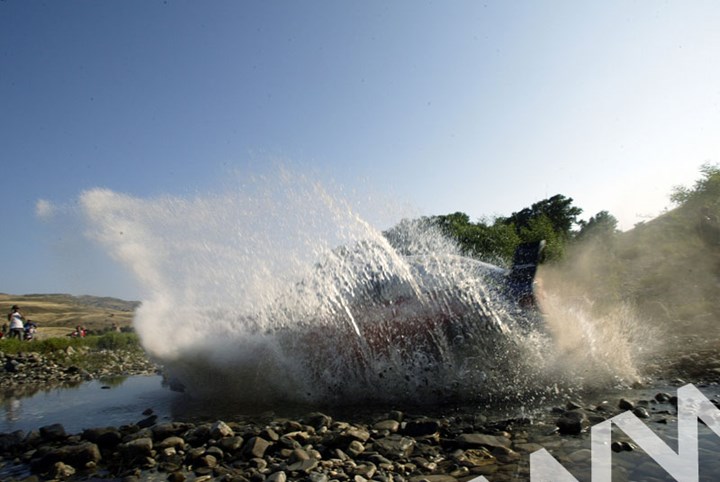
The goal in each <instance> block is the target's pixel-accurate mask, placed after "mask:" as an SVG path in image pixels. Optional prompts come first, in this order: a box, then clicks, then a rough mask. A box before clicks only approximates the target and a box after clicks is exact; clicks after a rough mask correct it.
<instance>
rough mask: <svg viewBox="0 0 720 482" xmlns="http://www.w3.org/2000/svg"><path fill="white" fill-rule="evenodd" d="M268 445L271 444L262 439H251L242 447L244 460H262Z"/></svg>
mask: <svg viewBox="0 0 720 482" xmlns="http://www.w3.org/2000/svg"><path fill="white" fill-rule="evenodd" d="M270 445H271V443H270V442H268V441H267V440H265V439H264V438H262V437H252V438H251V439H250V440H248V441H247V443H246V444H245V446H244V447H243V455H244V456H245V457H246V458H252V457H257V458H263V456H264V455H265V451H266V450H267V448H268V447H269V446H270Z"/></svg>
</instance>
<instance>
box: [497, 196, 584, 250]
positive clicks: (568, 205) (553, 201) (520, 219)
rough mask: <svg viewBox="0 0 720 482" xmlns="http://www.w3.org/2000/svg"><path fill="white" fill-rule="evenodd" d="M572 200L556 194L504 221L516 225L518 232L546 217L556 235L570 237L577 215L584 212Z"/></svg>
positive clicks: (513, 214) (529, 227)
mask: <svg viewBox="0 0 720 482" xmlns="http://www.w3.org/2000/svg"><path fill="white" fill-rule="evenodd" d="M572 202H573V200H572V198H568V197H565V196H563V195H562V194H556V195H555V196H553V197H551V198H548V199H543V200H542V201H538V202H536V203H535V204H533V205H532V206H530V207H529V208H525V209H523V210H521V211H519V212H516V213H512V214H511V215H510V217H508V218H505V219H504V220H503V222H504V223H505V224H512V225H515V227H516V229H517V230H518V232H521V231H522V230H528V229H532V226H533V224H537V222H538V219H540V218H543V217H544V218H546V219H547V221H548V222H549V223H550V226H552V230H553V232H554V233H555V234H556V235H558V236H559V237H561V238H564V239H569V238H570V237H571V232H572V228H573V226H574V225H575V224H577V217H578V216H580V214H582V209H580V208H579V207H577V206H573V205H572Z"/></svg>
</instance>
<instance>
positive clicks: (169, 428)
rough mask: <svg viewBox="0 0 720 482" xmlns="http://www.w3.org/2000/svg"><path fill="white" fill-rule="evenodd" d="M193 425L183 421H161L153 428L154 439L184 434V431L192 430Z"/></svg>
mask: <svg viewBox="0 0 720 482" xmlns="http://www.w3.org/2000/svg"><path fill="white" fill-rule="evenodd" d="M190 428H191V426H190V424H187V423H181V422H170V423H160V424H157V425H155V426H154V427H153V428H152V434H153V439H154V440H165V439H166V438H168V437H171V436H173V435H182V434H183V433H185V432H187V431H188V430H190Z"/></svg>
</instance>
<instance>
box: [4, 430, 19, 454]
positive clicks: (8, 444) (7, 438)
mask: <svg viewBox="0 0 720 482" xmlns="http://www.w3.org/2000/svg"><path fill="white" fill-rule="evenodd" d="M24 439H25V432H23V431H22V430H16V431H15V432H11V433H0V451H2V452H5V451H7V450H10V449H12V448H15V447H17V446H18V445H20V444H21V443H22V442H23V440H24Z"/></svg>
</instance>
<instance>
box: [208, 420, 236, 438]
mask: <svg viewBox="0 0 720 482" xmlns="http://www.w3.org/2000/svg"><path fill="white" fill-rule="evenodd" d="M234 435H235V432H234V431H233V429H231V428H230V427H229V426H228V424H226V423H225V422H223V421H220V420H219V421H217V422H215V423H214V424H213V426H212V427H210V437H211V438H214V439H215V440H219V439H221V438H225V437H233V436H234Z"/></svg>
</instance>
